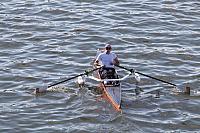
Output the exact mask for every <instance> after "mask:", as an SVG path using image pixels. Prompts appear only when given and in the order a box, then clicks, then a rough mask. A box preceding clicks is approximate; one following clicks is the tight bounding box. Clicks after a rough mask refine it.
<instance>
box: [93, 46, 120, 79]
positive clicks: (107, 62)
mask: <svg viewBox="0 0 200 133" xmlns="http://www.w3.org/2000/svg"><path fill="white" fill-rule="evenodd" d="M111 50H112V47H111V45H110V44H106V45H105V50H104V52H102V53H100V54H99V55H98V56H97V58H96V60H95V62H94V65H96V66H97V65H101V66H104V67H102V69H100V73H101V76H102V78H117V77H115V73H116V72H115V69H114V65H119V60H118V58H117V55H116V54H115V53H113V52H111Z"/></svg>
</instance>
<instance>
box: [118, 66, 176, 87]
mask: <svg viewBox="0 0 200 133" xmlns="http://www.w3.org/2000/svg"><path fill="white" fill-rule="evenodd" d="M115 66H117V67H119V68H122V69H124V70H127V71H130V72H135V73H138V74H140V75H143V76H145V77H149V78H152V79H155V80H158V81H161V82H163V83H167V84H170V85H173V86H175V87H176V85H175V84H173V83H171V82H168V81H165V80H162V79H158V78H156V77H152V76H150V75H147V74H144V73H141V72H138V71H136V70H133V69H129V68H126V67H123V66H119V65H115Z"/></svg>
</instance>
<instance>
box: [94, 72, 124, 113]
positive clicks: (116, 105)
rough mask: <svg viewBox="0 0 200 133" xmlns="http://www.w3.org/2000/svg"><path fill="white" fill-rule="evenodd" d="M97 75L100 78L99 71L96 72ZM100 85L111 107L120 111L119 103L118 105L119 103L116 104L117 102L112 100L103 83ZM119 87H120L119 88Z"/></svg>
mask: <svg viewBox="0 0 200 133" xmlns="http://www.w3.org/2000/svg"><path fill="white" fill-rule="evenodd" d="M97 76H98V78H99V79H101V77H100V74H99V73H98V74H97ZM101 87H102V88H103V90H104V93H105V95H106V97H107V98H108V100H109V101H110V102H111V104H112V105H113V107H114V108H115V109H116V110H117V111H122V110H121V105H120V104H121V103H120V104H118V103H116V102H115V101H114V100H113V97H112V96H110V94H109V93H108V90H107V88H106V86H105V85H104V83H101ZM116 89H117V88H116ZM119 89H120V88H119ZM120 95H121V94H120ZM120 100H121V99H120Z"/></svg>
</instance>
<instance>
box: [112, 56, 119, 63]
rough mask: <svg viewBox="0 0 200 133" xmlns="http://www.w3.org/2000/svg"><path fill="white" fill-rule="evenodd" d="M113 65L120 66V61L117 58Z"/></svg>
mask: <svg viewBox="0 0 200 133" xmlns="http://www.w3.org/2000/svg"><path fill="white" fill-rule="evenodd" d="M113 64H114V65H119V60H118V58H117V57H116V58H115V59H114V60H113Z"/></svg>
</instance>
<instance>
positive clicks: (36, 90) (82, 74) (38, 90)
mask: <svg viewBox="0 0 200 133" xmlns="http://www.w3.org/2000/svg"><path fill="white" fill-rule="evenodd" d="M100 68H101V67H99V68H95V69H92V70H89V71H85V72H84V73H81V74H78V75H75V76H73V77H70V78H68V79H65V80H62V81H59V82H57V83H54V84H51V85H48V87H47V88H50V87H53V86H56V85H58V84H61V83H64V82H67V81H69V80H72V79H75V78H77V77H80V76H84V75H88V74H89V73H92V72H94V71H96V70H98V69H100ZM47 88H45V89H40V88H36V89H35V92H34V93H41V92H46V91H47Z"/></svg>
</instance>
